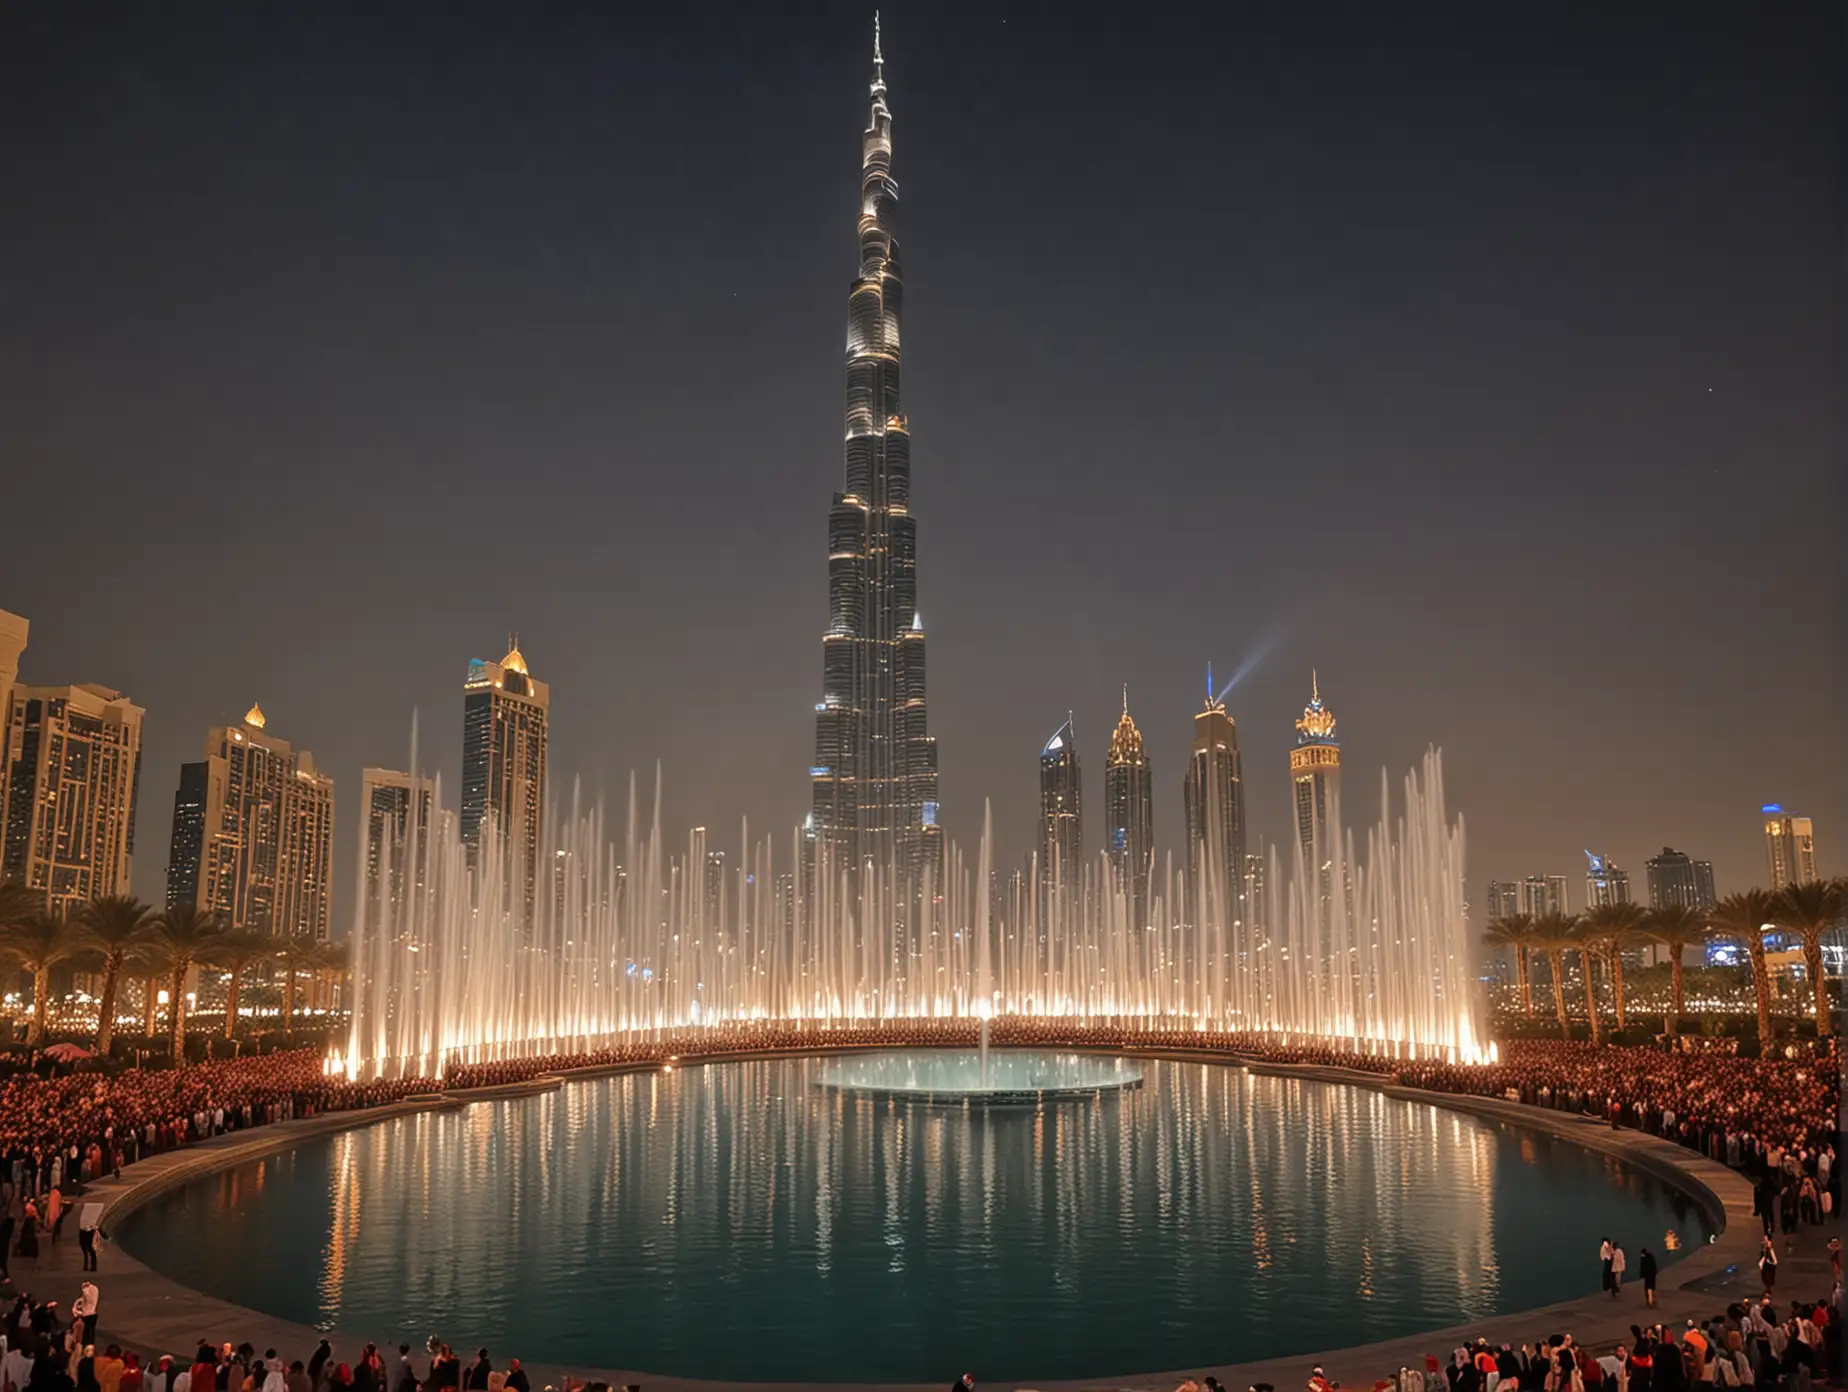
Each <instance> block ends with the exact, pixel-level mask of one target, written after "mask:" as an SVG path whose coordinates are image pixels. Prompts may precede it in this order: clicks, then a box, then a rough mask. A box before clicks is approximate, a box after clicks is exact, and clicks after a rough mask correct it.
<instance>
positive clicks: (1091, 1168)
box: [114, 1051, 1706, 1387]
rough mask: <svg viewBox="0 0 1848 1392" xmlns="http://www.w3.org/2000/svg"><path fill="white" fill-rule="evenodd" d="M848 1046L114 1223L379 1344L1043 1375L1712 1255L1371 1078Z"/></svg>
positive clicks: (768, 1369) (560, 1109)
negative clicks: (956, 1079) (892, 1074)
mask: <svg viewBox="0 0 1848 1392" xmlns="http://www.w3.org/2000/svg"><path fill="white" fill-rule="evenodd" d="M1006 1057H1007V1055H1006V1054H1005V1053H1004V1052H1003V1051H997V1052H996V1054H995V1055H994V1058H995V1059H996V1060H1001V1059H1004V1058H1006ZM841 1062H843V1060H841V1059H839V1058H822V1059H815V1058H794V1059H762V1060H753V1061H748V1062H737V1063H724V1064H712V1065H707V1066H703V1067H688V1068H681V1069H676V1070H675V1071H673V1072H672V1073H645V1074H629V1075H623V1076H617V1077H606V1078H597V1079H586V1080H583V1081H578V1082H572V1083H569V1084H567V1085H566V1086H565V1087H563V1088H562V1089H560V1090H558V1091H555V1092H551V1093H545V1094H540V1095H537V1096H528V1097H521V1098H512V1099H506V1100H499V1101H491V1102H489V1101H484V1102H478V1103H475V1104H472V1105H470V1106H468V1107H466V1108H464V1109H461V1110H458V1111H453V1112H426V1113H421V1114H418V1115H415V1116H410V1117H401V1118H396V1119H392V1120H388V1121H384V1122H380V1123H378V1124H376V1125H372V1126H368V1127H364V1128H361V1129H358V1130H354V1131H349V1132H344V1133H341V1134H339V1135H336V1136H329V1137H324V1138H320V1139H317V1140H313V1141H309V1142H305V1143H304V1144H302V1145H301V1146H300V1147H298V1148H297V1149H296V1150H294V1151H292V1152H288V1153H285V1154H281V1155H276V1156H271V1157H269V1158H268V1159H264V1160H259V1161H253V1162H250V1163H248V1164H246V1165H243V1166H240V1167H238V1168H235V1169H231V1170H227V1171H224V1172H222V1173H220V1174H218V1175H215V1176H212V1177H210V1178H206V1179H203V1180H200V1181H198V1182H196V1183H194V1184H191V1185H189V1186H186V1187H183V1188H180V1189H176V1190H174V1191H171V1192H170V1193H168V1194H165V1195H162V1196H159V1197H156V1198H155V1199H153V1200H152V1201H151V1202H150V1203H149V1205H148V1206H147V1207H145V1208H142V1209H140V1210H139V1211H137V1212H134V1213H131V1214H129V1215H128V1216H127V1217H126V1218H125V1219H124V1220H123V1221H122V1222H121V1223H120V1224H119V1225H118V1227H117V1230H116V1232H115V1233H114V1237H115V1238H116V1240H117V1241H118V1242H119V1243H120V1244H121V1246H122V1247H123V1248H124V1249H126V1250H127V1251H128V1252H129V1253H130V1254H131V1255H133V1256H135V1257H137V1258H139V1259H140V1260H142V1261H144V1262H146V1263H147V1264H148V1265H150V1266H152V1267H154V1268H155V1269H156V1270H158V1271H161V1272H162V1273H164V1274H166V1275H168V1276H170V1277H172V1278H173V1279H175V1280H178V1281H181V1282H183V1283H185V1284H186V1285H189V1286H191V1287H194V1288H196V1289H203V1290H205V1291H207V1292H209V1293H211V1294H213V1295H217V1296H221V1297H223V1298H226V1299H230V1300H234V1301H236V1302H237V1303H239V1304H241V1305H245V1306H250V1307H254V1308H256V1309H258V1310H262V1311H264V1312H266V1313H269V1314H273V1315H276V1316H280V1317H283V1318H287V1319H290V1320H294V1321H297V1322H299V1323H302V1324H307V1325H320V1326H323V1327H326V1328H332V1329H336V1330H341V1331H345V1332H348V1333H351V1334H353V1335H356V1336H358V1337H360V1338H363V1339H372V1340H377V1341H379V1342H380V1343H381V1344H395V1343H398V1342H407V1343H410V1344H412V1345H414V1346H419V1347H420V1346H421V1345H422V1344H423V1341H424V1339H425V1338H426V1337H427V1336H428V1335H429V1334H431V1333H432V1332H433V1331H436V1332H438V1333H439V1334H440V1336H441V1337H442V1338H444V1339H447V1340H449V1341H450V1342H452V1343H455V1344H456V1345H457V1346H458V1347H465V1348H467V1349H470V1350H473V1349H475V1348H477V1347H479V1346H481V1345H484V1344H485V1345H486V1346H487V1347H488V1348H490V1349H491V1350H492V1351H493V1353H494V1355H495V1358H496V1361H497V1362H500V1361H502V1360H504V1359H505V1358H506V1357H507V1356H509V1355H518V1356H521V1357H523V1358H526V1359H528V1360H532V1361H541V1362H546V1363H552V1364H567V1365H570V1366H573V1367H576V1368H579V1369H587V1368H605V1369H611V1370H615V1369H636V1370H643V1371H645V1372H647V1373H650V1374H658V1375H669V1374H677V1375H682V1376H687V1377H701V1378H712V1379H724V1380H753V1381H755V1380H775V1381H791V1382H796V1381H800V1382H830V1381H832V1382H907V1383H929V1382H932V1381H935V1382H936V1383H937V1384H938V1385H940V1386H948V1385H949V1383H950V1382H951V1381H952V1380H953V1379H954V1378H955V1377H956V1376H957V1375H958V1374H960V1373H961V1372H963V1371H964V1370H965V1369H970V1368H972V1369H976V1370H978V1375H979V1377H980V1378H981V1380H982V1381H984V1382H993V1381H996V1380H1000V1381H1002V1382H1007V1383H1009V1385H1020V1386H1029V1387H1030V1386H1033V1385H1034V1383H1033V1382H1032V1381H1031V1380H1030V1379H1039V1378H1045V1379H1054V1378H1078V1377H1109V1376H1111V1375H1114V1374H1126V1373H1134V1372H1148V1371H1151V1370H1154V1369H1165V1368H1179V1367H1190V1366H1191V1367H1205V1366H1212V1365H1214V1364H1219V1363H1229V1362H1236V1361H1244V1360H1249V1359H1256V1358H1263V1357H1269V1356H1280V1355H1284V1354H1291V1353H1301V1352H1307V1351H1311V1350H1318V1349H1322V1348H1326V1347H1328V1345H1329V1344H1330V1342H1331V1341H1338V1342H1341V1343H1344V1344H1345V1343H1360V1342H1363V1341H1369V1340H1374V1339H1383V1338H1388V1337H1391V1336H1393V1335H1398V1334H1408V1333H1411V1332H1413V1331H1416V1330H1421V1329H1433V1328H1437V1327H1439V1326H1442V1325H1448V1324H1453V1323H1457V1322H1460V1321H1463V1320H1469V1319H1476V1318H1480V1317H1484V1316H1488V1315H1491V1314H1494V1313H1498V1312H1503V1311H1510V1310H1518V1309H1527V1308H1531V1307H1533V1306H1536V1305H1542V1304H1546V1303H1549V1302H1552V1301H1554V1300H1561V1299H1566V1298H1570V1297H1574V1296H1578V1295H1582V1294H1585V1293H1588V1292H1589V1291H1591V1290H1594V1289H1595V1288H1596V1286H1597V1282H1598V1267H1597V1260H1596V1258H1597V1250H1598V1243H1599V1241H1600V1239H1601V1238H1603V1237H1605V1236H1606V1235H1610V1236H1614V1237H1616V1238H1618V1239H1620V1240H1621V1241H1622V1242H1623V1244H1624V1246H1625V1248H1626V1249H1627V1250H1628V1251H1629V1252H1630V1253H1632V1254H1633V1255H1632V1258H1631V1260H1632V1262H1633V1263H1634V1262H1635V1260H1636V1255H1635V1254H1639V1253H1640V1249H1641V1248H1642V1247H1644V1246H1648V1247H1649V1248H1651V1249H1652V1250H1653V1251H1654V1252H1655V1253H1656V1254H1657V1256H1658V1258H1659V1259H1660V1260H1661V1261H1662V1262H1663V1263H1664V1264H1665V1265H1666V1264H1668V1263H1672V1262H1674V1261H1675V1260H1676V1259H1677V1257H1678V1256H1679V1255H1680V1252H1682V1251H1686V1250H1690V1249H1692V1248H1694V1247H1696V1246H1698V1245H1699V1244H1701V1243H1703V1242H1704V1241H1705V1240H1706V1228H1705V1226H1704V1220H1703V1217H1702V1215H1701V1212H1700V1210H1699V1209H1698V1208H1697V1207H1696V1206H1695V1205H1693V1204H1692V1203H1691V1202H1689V1201H1688V1200H1686V1199H1685V1198H1683V1197H1682V1196H1680V1195H1679V1194H1678V1193H1677V1192H1675V1191H1673V1190H1672V1189H1670V1188H1668V1187H1666V1186H1664V1185H1662V1184H1660V1183H1658V1182H1657V1181H1656V1180H1654V1179H1652V1178H1650V1177H1649V1176H1647V1175H1644V1174H1641V1173H1638V1172H1636V1171H1634V1170H1630V1169H1627V1168H1624V1167H1622V1166H1621V1165H1620V1164H1618V1163H1617V1162H1616V1161H1613V1160H1612V1159H1610V1158H1609V1157H1606V1156H1602V1155H1592V1154H1590V1153H1588V1152H1586V1151H1584V1150H1581V1149H1579V1148H1578V1147H1576V1146H1573V1145H1570V1144H1568V1143H1565V1142H1562V1141H1554V1140H1551V1139H1549V1138H1547V1137H1546V1136H1544V1135H1541V1134H1539V1133H1528V1132H1523V1131H1521V1130H1519V1129H1518V1128H1515V1127H1512V1126H1506V1125H1491V1124H1489V1123H1486V1122H1482V1121H1477V1120H1475V1119H1473V1118H1471V1117H1468V1116H1465V1115H1463V1114H1461V1113H1458V1112H1451V1111H1446V1110H1444V1109H1442V1108H1439V1107H1436V1106H1433V1105H1430V1104H1427V1103H1423V1102H1412V1101H1406V1100H1400V1099H1395V1098H1390V1097H1386V1096H1384V1095H1383V1094H1381V1093H1378V1092H1375V1091H1372V1090H1370V1089H1364V1088H1359V1087H1350V1086H1345V1085H1339V1084H1326V1083H1320V1082H1312V1081H1308V1080H1302V1079H1285V1078H1270V1077H1262V1076H1255V1075H1251V1076H1248V1075H1247V1074H1246V1073H1245V1072H1244V1071H1243V1070H1242V1069H1239V1068H1237V1067H1233V1066H1225V1065H1219V1064H1213V1063H1206V1062H1198V1063H1193V1062H1190V1063H1175V1062H1168V1061H1165V1060H1158V1059H1137V1060H1136V1061H1135V1066H1136V1067H1138V1068H1140V1069H1141V1070H1142V1074H1143V1085H1142V1086H1141V1087H1139V1088H1127V1089H1122V1090H1118V1091H1114V1092H1109V1093H1104V1094H1102V1095H1100V1096H1098V1097H1095V1098H1093V1099H1090V1100H1087V1101H1080V1102H1071V1103H1065V1102H1062V1103H1059V1104H1057V1105H1052V1106H1042V1107H1030V1106H1023V1107H969V1108H962V1107H942V1106H930V1105H924V1104H922V1103H919V1102H907V1101H904V1100H900V1099H897V1098H894V1097H890V1096H881V1097H873V1096H865V1095H855V1094H852V1093H847V1092H842V1091H839V1090H836V1089H832V1088H827V1087H823V1086H821V1083H822V1081H823V1079H824V1076H825V1075H826V1074H827V1072H828V1070H829V1069H831V1068H834V1067H836V1066H838V1065H839V1064H840V1063H841ZM1098 1062H1107V1061H1105V1060H1098ZM1671 1231H1672V1232H1673V1233H1674V1234H1675V1239H1674V1242H1672V1243H1671V1242H1670V1240H1669V1234H1670V1233H1671ZM1677 1249H1678V1250H1677ZM1664 1279H1665V1280H1667V1279H1671V1278H1670V1277H1669V1276H1668V1275H1667V1273H1666V1272H1665V1274H1664ZM1331 1310H1338V1311H1339V1312H1340V1316H1339V1320H1338V1321H1337V1322H1336V1323H1335V1324H1332V1325H1331V1323H1330V1319H1329V1312H1330V1311H1331ZM1014 1380H1018V1381H1014ZM644 1381H646V1379H644Z"/></svg>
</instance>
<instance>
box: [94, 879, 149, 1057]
mask: <svg viewBox="0 0 1848 1392" xmlns="http://www.w3.org/2000/svg"><path fill="white" fill-rule="evenodd" d="M156 917H157V915H156V914H155V912H154V910H153V909H151V908H149V907H148V906H147V905H146V904H144V903H142V902H141V901H140V900H139V899H134V898H131V897H129V896H128V895H126V894H110V895H106V896H104V897H103V898H101V899H97V900H93V901H92V902H91V903H89V904H86V905H85V906H84V908H83V910H82V912H80V913H79V914H78V915H77V916H76V919H75V923H74V926H75V928H76V931H77V935H78V938H79V941H80V942H81V943H82V945H83V951H84V955H85V956H87V957H90V958H92V959H100V961H101V963H102V968H103V990H102V998H101V1000H100V1001H99V1002H98V1007H97V1017H96V1052H97V1053H99V1054H102V1055H103V1056H105V1057H107V1056H108V1054H109V1042H110V1040H111V1039H113V1038H114V1037H115V1017H116V993H117V991H118V989H119V988H120V987H121V984H122V970H123V968H124V967H125V966H127V965H128V964H129V963H130V962H131V961H132V960H133V959H134V958H135V955H136V954H137V953H138V952H140V950H141V949H142V948H143V947H145V946H146V945H147V943H148V941H149V939H151V938H152V937H153V936H154V931H155V928H154V922H155V918H156Z"/></svg>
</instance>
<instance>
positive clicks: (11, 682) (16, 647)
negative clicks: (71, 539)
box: [0, 609, 32, 825]
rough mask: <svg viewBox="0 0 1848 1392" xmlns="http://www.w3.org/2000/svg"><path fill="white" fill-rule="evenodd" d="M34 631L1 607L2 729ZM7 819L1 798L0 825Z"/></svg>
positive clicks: (0, 690)
mask: <svg viewBox="0 0 1848 1392" xmlns="http://www.w3.org/2000/svg"><path fill="white" fill-rule="evenodd" d="M31 632H32V624H31V622H30V621H29V620H27V619H23V618H21V617H20V616H19V615H18V614H9V613H7V611H6V610H4V609H0V729H4V728H5V727H6V712H7V705H8V702H9V700H10V699H11V697H12V693H13V687H14V686H15V685H16V684H17V683H18V681H19V658H20V655H21V654H22V653H24V652H25V650H26V639H27V638H28V637H29V636H30V634H31ZM5 821H6V806H5V802H4V800H3V799H0V825H4V823H5Z"/></svg>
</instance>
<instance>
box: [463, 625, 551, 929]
mask: <svg viewBox="0 0 1848 1392" xmlns="http://www.w3.org/2000/svg"><path fill="white" fill-rule="evenodd" d="M551 709H552V688H551V687H549V686H547V685H546V684H545V683H544V682H542V681H540V680H538V679H537V678H535V677H534V676H533V674H532V673H531V672H530V671H528V670H527V667H526V659H525V657H523V656H522V655H521V653H520V648H519V644H518V643H510V644H508V649H507V655H506V656H505V657H503V658H502V659H501V660H500V661H499V662H484V661H483V660H482V659H480V658H475V659H474V660H473V661H471V662H470V663H469V664H468V673H467V675H466V676H465V677H463V679H462V807H461V819H462V820H461V829H462V842H463V844H464V845H465V846H466V847H467V848H468V856H469V864H470V865H471V866H474V867H476V868H479V866H480V863H481V850H482V846H483V845H484V844H485V843H486V842H487V840H488V828H489V827H492V828H493V835H494V837H495V838H497V840H498V844H499V845H500V846H501V847H502V848H503V852H504V854H506V855H507V856H508V858H509V864H508V865H507V866H505V867H504V869H505V883H506V884H507V886H508V892H509V894H511V895H512V896H513V897H514V900H515V903H514V904H512V905H510V907H515V908H517V909H518V910H519V911H520V915H521V922H523V923H525V924H527V925H529V926H530V925H531V924H532V922H533V921H534V911H535V909H536V908H537V896H538V892H539V847H540V844H541V836H542V833H543V831H544V819H545V771H546V743H547V738H548V734H549V730H550V721H551Z"/></svg>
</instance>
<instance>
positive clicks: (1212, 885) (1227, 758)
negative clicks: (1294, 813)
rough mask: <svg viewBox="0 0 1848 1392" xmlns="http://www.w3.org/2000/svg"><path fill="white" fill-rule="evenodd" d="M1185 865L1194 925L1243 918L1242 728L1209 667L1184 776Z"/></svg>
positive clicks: (1182, 787) (1243, 813)
mask: <svg viewBox="0 0 1848 1392" xmlns="http://www.w3.org/2000/svg"><path fill="white" fill-rule="evenodd" d="M1181 794H1182V800H1183V802H1184V804H1185V808H1186V822H1187V865H1188V871H1189V874H1190V876H1191V883H1192V886H1193V908H1192V912H1193V918H1194V923H1195V925H1196V926H1199V925H1202V924H1205V923H1208V922H1218V923H1220V924H1222V925H1230V924H1233V923H1241V922H1243V921H1244V919H1245V873H1244V866H1245V786H1244V778H1243V774H1242V772H1241V765H1240V762H1239V753H1238V727H1237V726H1236V725H1234V724H1233V721H1232V717H1231V716H1230V715H1228V714H1227V713H1226V707H1225V703H1224V702H1223V701H1221V700H1220V699H1219V698H1218V697H1217V696H1215V695H1214V694H1213V669H1212V668H1211V667H1208V668H1207V671H1206V704H1205V705H1204V706H1203V707H1202V708H1201V709H1200V710H1198V711H1196V712H1195V713H1194V737H1193V753H1192V755H1191V757H1190V758H1189V759H1188V761H1187V774H1186V777H1185V778H1184V779H1183V780H1182V786H1181Z"/></svg>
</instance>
